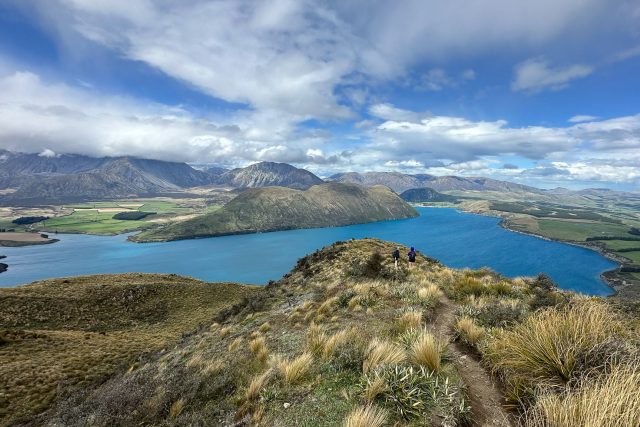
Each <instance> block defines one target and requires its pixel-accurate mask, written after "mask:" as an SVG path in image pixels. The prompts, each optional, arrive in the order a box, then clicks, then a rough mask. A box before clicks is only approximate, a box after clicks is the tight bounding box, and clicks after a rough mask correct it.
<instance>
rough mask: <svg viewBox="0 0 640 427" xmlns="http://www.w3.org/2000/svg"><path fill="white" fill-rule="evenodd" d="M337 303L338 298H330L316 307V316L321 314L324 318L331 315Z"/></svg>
mask: <svg viewBox="0 0 640 427" xmlns="http://www.w3.org/2000/svg"><path fill="white" fill-rule="evenodd" d="M337 302H338V297H331V298H329V299H327V300H326V301H325V302H323V303H322V304H320V306H319V307H318V314H322V315H325V316H326V315H329V314H331V312H333V308H334V307H335V305H336V303H337Z"/></svg>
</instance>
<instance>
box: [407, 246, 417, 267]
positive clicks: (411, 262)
mask: <svg viewBox="0 0 640 427" xmlns="http://www.w3.org/2000/svg"><path fill="white" fill-rule="evenodd" d="M407 258H408V259H409V268H413V266H414V265H415V263H416V249H415V248H414V247H413V246H411V250H410V251H409V253H408V254H407Z"/></svg>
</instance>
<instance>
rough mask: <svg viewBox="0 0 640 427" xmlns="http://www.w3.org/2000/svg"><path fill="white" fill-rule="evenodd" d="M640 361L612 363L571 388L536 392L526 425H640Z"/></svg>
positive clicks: (594, 426)
mask: <svg viewBox="0 0 640 427" xmlns="http://www.w3.org/2000/svg"><path fill="white" fill-rule="evenodd" d="M639 385H640V365H638V364H637V363H636V364H632V365H623V366H617V367H615V368H614V369H613V370H612V371H611V373H610V374H609V375H607V376H606V377H605V378H602V379H600V380H598V381H596V382H595V383H593V384H586V385H585V386H584V387H583V388H581V389H578V390H576V391H574V392H565V393H561V394H546V395H543V396H540V397H539V398H538V400H537V402H536V405H535V406H534V407H533V408H532V409H531V410H530V411H529V412H528V413H527V415H526V417H525V418H526V425H527V427H549V426H553V427H637V426H640V392H639V390H638V386H639Z"/></svg>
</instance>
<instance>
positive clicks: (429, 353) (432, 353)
mask: <svg viewBox="0 0 640 427" xmlns="http://www.w3.org/2000/svg"><path fill="white" fill-rule="evenodd" d="M445 347H446V345H445V344H444V343H443V342H442V341H440V340H439V339H437V338H436V337H435V336H434V335H433V334H432V333H430V332H428V331H426V330H423V331H422V332H421V333H420V335H419V336H418V338H417V339H416V341H415V342H414V343H413V345H412V346H411V348H410V349H409V355H410V357H411V361H412V362H413V363H415V364H417V365H419V366H423V367H425V368H427V369H430V370H431V371H433V372H440V370H441V363H442V354H443V352H444V349H445Z"/></svg>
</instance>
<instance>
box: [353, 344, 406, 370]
mask: <svg viewBox="0 0 640 427" xmlns="http://www.w3.org/2000/svg"><path fill="white" fill-rule="evenodd" d="M406 358H407V355H406V353H405V351H404V349H402V347H400V346H398V345H396V344H393V343H390V342H388V341H383V340H380V339H378V338H374V339H373V340H372V341H371V343H370V344H369V348H367V352H366V356H365V359H364V362H363V363H362V371H363V372H364V373H365V374H366V373H367V372H369V371H370V370H371V369H373V368H376V367H378V366H381V365H393V364H398V363H402V362H404V361H405V359H406Z"/></svg>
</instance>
